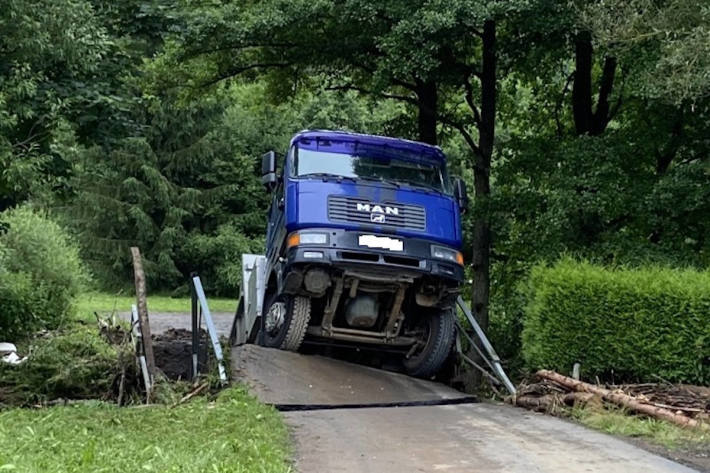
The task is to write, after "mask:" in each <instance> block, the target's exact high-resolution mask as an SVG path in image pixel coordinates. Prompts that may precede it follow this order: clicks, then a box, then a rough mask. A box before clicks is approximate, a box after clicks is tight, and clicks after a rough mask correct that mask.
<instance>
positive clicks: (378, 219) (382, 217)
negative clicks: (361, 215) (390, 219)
mask: <svg viewBox="0 0 710 473" xmlns="http://www.w3.org/2000/svg"><path fill="white" fill-rule="evenodd" d="M357 210H358V212H369V213H370V221H371V222H372V223H385V221H386V220H387V217H386V215H399V209H398V208H397V207H390V206H389V205H380V204H361V203H358V204H357Z"/></svg>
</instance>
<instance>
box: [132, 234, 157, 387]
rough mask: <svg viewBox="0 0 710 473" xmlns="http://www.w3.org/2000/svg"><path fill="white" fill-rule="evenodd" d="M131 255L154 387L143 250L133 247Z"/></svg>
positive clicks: (147, 358)
mask: <svg viewBox="0 0 710 473" xmlns="http://www.w3.org/2000/svg"><path fill="white" fill-rule="evenodd" d="M131 256H133V274H134V276H135V281H136V302H137V306H138V320H139V321H140V329H141V335H142V336H143V337H142V338H143V354H144V355H145V361H146V365H147V367H148V375H149V376H150V384H151V387H152V386H153V383H154V381H155V356H154V355H153V339H152V338H151V336H150V322H148V301H147V299H146V291H145V273H144V272H143V263H142V261H141V252H140V250H139V249H138V248H137V247H135V246H133V247H131ZM148 398H150V392H148Z"/></svg>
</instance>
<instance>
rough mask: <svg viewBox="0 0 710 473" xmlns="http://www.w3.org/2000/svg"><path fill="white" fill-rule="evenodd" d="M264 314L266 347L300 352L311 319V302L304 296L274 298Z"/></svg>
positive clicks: (269, 302)
mask: <svg viewBox="0 0 710 473" xmlns="http://www.w3.org/2000/svg"><path fill="white" fill-rule="evenodd" d="M265 306H266V307H268V309H267V310H266V312H265V314H264V324H263V330H264V346H267V347H271V348H281V349H282V350H289V351H298V349H299V348H300V346H301V343H302V342H303V339H304V337H305V336H306V330H307V329H308V321H309V320H310V319H311V300H310V299H309V298H308V297H303V296H285V295H282V296H278V297H276V296H272V297H270V298H269V301H268V303H267V304H265Z"/></svg>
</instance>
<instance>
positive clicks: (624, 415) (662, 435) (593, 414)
mask: <svg viewBox="0 0 710 473" xmlns="http://www.w3.org/2000/svg"><path fill="white" fill-rule="evenodd" d="M572 417H573V418H575V419H577V420H578V421H579V422H581V423H582V424H584V425H586V426H588V427H591V428H593V429H596V430H600V431H602V432H605V433H608V434H612V435H620V436H624V437H637V438H641V439H644V440H646V441H648V442H650V443H654V444H656V445H661V446H663V447H666V448H668V449H670V450H674V449H677V448H679V447H688V446H696V447H699V446H705V447H707V448H708V449H710V432H708V431H701V430H696V429H687V428H682V427H679V426H676V425H674V424H671V423H670V422H666V421H663V420H658V419H652V418H649V417H640V416H635V415H631V414H630V413H629V412H626V411H624V410H622V409H596V408H579V409H573V410H572Z"/></svg>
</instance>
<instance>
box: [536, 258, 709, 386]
mask: <svg viewBox="0 0 710 473" xmlns="http://www.w3.org/2000/svg"><path fill="white" fill-rule="evenodd" d="M708 288H710V273H708V272H707V271H705V272H698V271H693V270H672V269H666V268H660V267H658V268H646V269H637V270H607V269H604V268H602V267H599V266H594V265H591V264H589V263H576V262H574V261H573V260H571V259H565V260H562V261H560V262H559V263H557V264H555V265H554V266H552V267H546V266H542V265H540V266H536V267H535V268H533V270H532V272H531V275H530V280H529V282H528V291H529V304H528V306H527V308H526V310H525V312H526V313H525V322H524V325H525V328H524V330H523V354H524V356H525V359H526V361H527V362H528V364H529V366H530V367H531V368H542V367H545V368H552V369H556V370H559V371H562V372H566V371H569V370H570V369H571V367H572V365H573V364H574V363H576V362H579V363H581V365H582V371H583V374H584V375H585V376H586V377H589V378H593V377H594V376H600V377H603V378H605V379H608V378H610V377H612V376H613V377H614V379H615V380H617V381H620V380H635V381H653V377H654V376H660V377H661V378H663V379H666V380H669V381H673V382H686V383H699V384H703V383H707V382H708V377H709V376H710V373H709V372H708V366H709V365H708V361H709V360H708V357H709V356H710V290H709V289H708Z"/></svg>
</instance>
